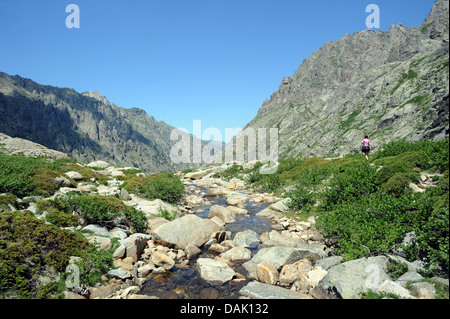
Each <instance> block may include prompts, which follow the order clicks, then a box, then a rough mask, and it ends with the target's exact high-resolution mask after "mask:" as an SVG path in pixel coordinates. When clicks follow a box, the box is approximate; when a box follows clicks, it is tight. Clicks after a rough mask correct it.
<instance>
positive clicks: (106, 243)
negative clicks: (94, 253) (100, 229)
mask: <svg viewBox="0 0 450 319" xmlns="http://www.w3.org/2000/svg"><path fill="white" fill-rule="evenodd" d="M87 239H88V241H89V242H90V243H91V244H94V245H97V246H98V248H97V249H99V250H100V249H102V250H108V249H110V248H111V247H112V243H111V239H110V238H108V237H102V236H89V237H87Z"/></svg>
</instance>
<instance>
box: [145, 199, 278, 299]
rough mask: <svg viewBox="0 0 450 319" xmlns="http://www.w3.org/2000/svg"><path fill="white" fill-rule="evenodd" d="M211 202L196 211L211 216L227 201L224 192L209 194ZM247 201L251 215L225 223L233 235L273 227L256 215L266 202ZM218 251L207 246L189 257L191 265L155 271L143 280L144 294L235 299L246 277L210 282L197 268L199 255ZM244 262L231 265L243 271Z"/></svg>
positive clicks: (204, 256) (185, 297) (255, 249)
mask: <svg viewBox="0 0 450 319" xmlns="http://www.w3.org/2000/svg"><path fill="white" fill-rule="evenodd" d="M207 199H208V200H209V201H210V202H211V204H210V205H202V206H199V207H196V208H197V209H203V210H204V212H202V213H196V214H195V215H197V216H199V217H201V218H208V215H209V209H210V207H211V206H213V205H221V206H227V205H226V198H225V196H219V197H207ZM253 205H254V204H253V203H247V206H246V207H245V208H246V209H247V210H248V216H243V217H239V218H236V222H235V223H233V224H229V225H227V226H226V228H225V230H226V231H230V232H231V239H233V238H234V236H235V234H236V233H238V232H241V231H244V230H248V229H250V230H253V231H255V232H256V233H257V234H258V235H261V234H262V233H264V232H270V231H271V230H272V228H271V225H272V224H271V223H270V221H269V220H267V219H265V218H260V217H258V216H255V214H256V213H258V212H260V211H261V210H263V209H265V208H266V207H267V205H266V204H261V205H258V204H257V205H255V206H253ZM250 250H251V251H252V255H254V254H256V252H257V250H258V248H253V249H250ZM215 256H218V254H215V253H211V252H208V251H207V250H206V249H204V250H203V251H202V253H201V254H200V255H199V256H198V257H196V258H193V259H191V260H190V261H189V264H188V267H189V268H188V269H180V268H176V267H174V268H173V269H172V270H171V271H168V272H166V273H165V274H152V275H151V276H150V277H149V278H148V280H147V281H146V282H145V283H144V285H143V287H142V289H141V294H143V295H148V296H157V297H159V298H163V299H229V298H231V299H234V298H238V297H239V296H240V295H239V290H240V289H241V288H242V287H243V286H244V285H246V284H247V283H248V281H247V280H243V281H240V282H234V281H229V282H227V283H225V284H223V285H211V284H209V283H208V282H206V281H204V280H203V279H201V278H200V277H199V276H198V274H197V271H196V269H195V265H196V262H197V259H198V258H212V259H213V258H214V257H215ZM241 265H242V263H237V264H236V265H234V266H233V267H232V268H233V269H234V270H235V271H236V272H238V273H241V274H244V271H243V269H242V267H241Z"/></svg>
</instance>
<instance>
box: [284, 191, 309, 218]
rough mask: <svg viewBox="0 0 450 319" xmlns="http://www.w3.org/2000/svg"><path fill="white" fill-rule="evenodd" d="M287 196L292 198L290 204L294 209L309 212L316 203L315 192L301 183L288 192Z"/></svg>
mask: <svg viewBox="0 0 450 319" xmlns="http://www.w3.org/2000/svg"><path fill="white" fill-rule="evenodd" d="M285 197H289V198H290V199H291V201H290V202H289V204H288V206H289V208H290V209H292V210H294V211H300V210H302V211H303V212H308V211H309V210H310V209H311V207H312V205H313V204H314V203H315V197H314V193H313V192H311V191H310V190H309V189H308V188H306V187H303V186H301V185H297V186H296V188H295V189H293V190H291V191H288V192H286V195H285Z"/></svg>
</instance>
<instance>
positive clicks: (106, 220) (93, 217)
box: [37, 193, 148, 232]
mask: <svg viewBox="0 0 450 319" xmlns="http://www.w3.org/2000/svg"><path fill="white" fill-rule="evenodd" d="M37 206H38V208H39V209H41V210H46V211H48V212H49V215H50V217H49V218H51V219H50V220H53V221H55V222H57V223H58V224H60V225H61V223H63V224H68V223H70V222H75V221H76V220H78V219H79V218H83V219H84V220H85V221H86V223H88V224H98V225H102V226H105V227H107V228H113V227H114V226H115V225H117V224H121V223H122V224H124V225H125V226H129V227H131V228H132V230H133V231H135V232H145V231H146V229H147V227H148V222H147V219H146V217H145V214H144V213H143V212H141V211H138V210H136V209H135V208H134V207H130V206H127V205H125V204H124V203H123V202H122V201H121V200H120V199H118V198H116V197H113V196H109V197H108V196H100V195H87V194H78V193H70V194H68V195H67V196H59V197H57V198H55V199H53V200H47V201H41V202H38V203H37ZM74 214H75V215H76V216H75V217H76V218H74V217H71V216H73V215H74ZM50 220H48V221H50Z"/></svg>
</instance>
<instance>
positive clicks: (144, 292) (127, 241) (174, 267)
mask: <svg viewBox="0 0 450 319" xmlns="http://www.w3.org/2000/svg"><path fill="white" fill-rule="evenodd" d="M226 168H227V165H226V164H225V165H222V166H218V167H214V168H209V169H205V170H199V171H196V172H194V173H187V174H183V173H178V176H179V177H180V178H181V180H182V181H183V183H184V184H185V186H186V196H185V200H184V202H183V203H180V204H179V205H178V206H171V205H169V204H167V203H164V202H163V201H161V200H154V201H148V200H145V199H142V198H139V197H138V196H136V195H134V194H127V193H126V192H123V191H120V190H119V188H118V186H119V185H120V181H117V183H114V181H110V182H109V185H110V186H105V187H102V188H101V190H99V189H98V190H97V191H101V192H102V193H103V194H108V195H116V196H119V197H122V199H123V200H124V202H125V203H126V204H127V205H136V207H138V208H139V209H140V210H142V211H143V212H144V213H145V214H146V215H147V217H148V220H149V223H150V231H149V232H148V233H147V234H132V235H129V236H128V234H127V233H126V232H120V231H118V230H116V231H107V230H106V229H100V228H98V227H95V226H93V225H89V226H86V227H85V228H87V227H89V228H90V230H91V231H93V232H94V235H90V236H92V237H90V240H95V241H98V242H101V243H102V248H103V249H106V248H107V247H109V246H108V245H109V243H110V239H111V238H113V237H116V236H119V237H120V245H119V247H118V248H117V249H116V250H115V252H114V255H113V258H114V266H115V267H116V269H113V270H111V271H109V273H108V275H107V276H104V282H105V284H104V285H100V286H98V287H87V288H85V289H84V290H83V289H78V290H77V289H74V290H72V291H66V297H67V298H90V299H97V298H101V299H103V298H107V299H143V298H214V299H215V298H257V299H264V298H270V299H273V298H277V299H314V298H320V299H328V298H352V299H353V298H360V297H361V296H362V294H363V293H365V292H368V291H375V292H377V293H385V294H395V295H397V296H399V297H401V298H405V299H412V298H434V294H435V288H434V286H433V285H432V284H430V283H426V282H420V281H421V280H422V279H423V278H422V276H421V275H420V274H419V272H420V270H421V268H422V265H421V264H420V263H419V262H415V263H410V262H408V261H406V260H405V259H403V258H401V257H399V256H393V255H386V256H377V257H370V258H361V259H358V260H351V261H347V262H342V259H343V258H342V257H341V256H336V255H334V249H333V246H332V245H331V244H330V243H328V242H327V241H326V240H325V239H324V238H323V236H322V235H321V233H320V231H319V230H317V229H316V227H315V218H314V216H312V217H310V218H308V219H307V220H306V221H305V220H304V221H301V220H298V219H294V218H288V217H286V215H285V213H286V212H287V211H288V210H289V209H288V207H287V205H286V201H287V199H282V198H278V197H276V196H274V195H273V194H271V193H259V192H256V191H254V190H252V189H247V188H246V183H245V182H244V181H242V180H239V179H236V178H235V179H231V180H230V181H225V180H222V179H219V178H215V177H214V174H215V173H216V172H218V171H220V170H223V169H226ZM106 171H107V172H108V174H110V175H112V176H113V175H116V176H117V175H119V174H120V173H117V172H120V171H121V169H119V168H111V167H110V168H109V169H106ZM114 172H116V173H114ZM80 187H83V186H82V185H81V186H78V188H80ZM64 191H65V189H61V190H60V192H64ZM255 207H256V208H257V212H256V213H255V212H253V214H251V215H250V214H249V210H252V209H255ZM161 208H163V209H166V210H168V211H170V212H171V213H172V214H176V215H177V218H175V219H173V220H171V221H168V220H166V219H164V218H162V217H157V215H158V212H159V211H160V209H161ZM246 218H258V219H261V220H265V221H266V222H269V225H270V229H269V230H267V229H266V231H264V232H262V233H258V232H256V231H254V230H252V229H242V228H241V229H239V231H229V230H227V229H233V225H235V224H238V223H241V222H242V221H243V220H245V219H246ZM392 260H396V261H401V262H403V263H405V264H407V265H408V271H407V272H406V273H405V274H404V275H402V276H401V277H400V278H398V279H397V280H393V279H392V278H391V277H390V275H389V273H388V270H387V267H388V263H389V262H391V261H392ZM435 279H436V280H437V281H439V282H442V283H443V284H447V285H448V280H445V279H442V278H435ZM410 281H418V283H414V284H412V285H410V286H409V289H406V283H407V282H410ZM156 287H157V289H156ZM412 291H414V292H415V293H414V297H413V295H412Z"/></svg>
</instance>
